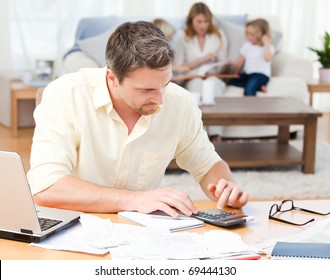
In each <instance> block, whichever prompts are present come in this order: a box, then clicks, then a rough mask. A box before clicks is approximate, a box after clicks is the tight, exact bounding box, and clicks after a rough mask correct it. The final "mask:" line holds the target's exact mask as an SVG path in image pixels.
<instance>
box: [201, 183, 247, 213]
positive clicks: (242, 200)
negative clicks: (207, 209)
mask: <svg viewBox="0 0 330 280" xmlns="http://www.w3.org/2000/svg"><path fill="white" fill-rule="evenodd" d="M207 190H208V191H209V193H210V194H211V195H212V196H213V199H214V200H215V201H217V208H218V209H223V208H224V207H225V206H226V205H228V206H230V207H234V208H241V207H243V206H244V205H245V204H246V203H247V201H248V198H249V195H248V193H247V192H244V191H242V190H241V188H240V187H239V186H238V185H236V184H235V183H233V182H229V181H227V180H225V179H221V180H219V182H218V183H217V184H216V185H215V184H209V185H208V186H207Z"/></svg>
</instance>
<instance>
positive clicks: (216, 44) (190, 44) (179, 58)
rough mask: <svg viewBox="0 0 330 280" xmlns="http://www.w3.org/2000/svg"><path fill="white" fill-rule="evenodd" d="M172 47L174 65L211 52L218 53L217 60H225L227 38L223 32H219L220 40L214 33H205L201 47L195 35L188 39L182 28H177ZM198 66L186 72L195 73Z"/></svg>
mask: <svg viewBox="0 0 330 280" xmlns="http://www.w3.org/2000/svg"><path fill="white" fill-rule="evenodd" d="M220 32H221V30H220ZM174 48H175V61H174V64H175V65H182V64H184V63H187V62H191V61H194V60H196V59H199V58H201V57H203V56H205V55H207V54H209V53H211V52H215V53H218V59H219V61H225V60H226V59H227V38H226V36H225V33H224V32H221V40H220V39H219V37H218V36H217V35H216V34H207V35H206V37H205V44H204V48H203V49H201V47H200V45H199V43H198V38H197V36H194V37H193V38H191V39H188V38H187V37H186V34H185V32H184V31H183V30H179V31H178V32H177V34H176V40H175V43H174ZM199 67H201V66H199ZM199 67H197V68H195V69H193V70H191V71H190V72H189V73H186V74H191V75H194V74H197V73H198V69H199Z"/></svg>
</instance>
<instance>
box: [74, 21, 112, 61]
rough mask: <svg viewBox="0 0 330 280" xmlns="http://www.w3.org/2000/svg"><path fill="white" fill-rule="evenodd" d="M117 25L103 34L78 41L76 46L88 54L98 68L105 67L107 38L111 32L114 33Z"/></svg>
mask: <svg viewBox="0 0 330 280" xmlns="http://www.w3.org/2000/svg"><path fill="white" fill-rule="evenodd" d="M116 27H117V25H116V24H115V25H113V26H112V27H110V28H109V29H108V30H106V31H105V32H103V33H101V34H99V35H97V36H93V37H89V38H86V39H83V40H78V46H79V47H80V49H81V50H82V51H83V52H85V53H86V54H88V55H89V56H90V57H91V58H93V59H94V60H95V61H96V62H97V64H98V66H101V67H103V66H105V65H106V63H105V48H106V46H107V42H108V39H109V36H110V35H111V33H112V32H113V31H115V29H116Z"/></svg>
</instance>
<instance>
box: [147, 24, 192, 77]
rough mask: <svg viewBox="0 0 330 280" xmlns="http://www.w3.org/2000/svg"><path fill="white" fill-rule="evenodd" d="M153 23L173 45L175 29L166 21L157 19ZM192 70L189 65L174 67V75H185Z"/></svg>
mask: <svg viewBox="0 0 330 280" xmlns="http://www.w3.org/2000/svg"><path fill="white" fill-rule="evenodd" d="M152 23H153V24H154V25H156V26H157V27H158V28H159V29H160V30H161V31H162V32H163V33H164V34H165V36H166V38H167V40H168V41H169V42H170V43H172V41H173V37H174V35H175V32H176V30H175V27H174V26H173V25H172V24H171V23H170V22H168V21H167V20H165V19H162V18H155V19H154V20H153V21H152ZM189 70H190V67H189V66H187V65H172V71H173V73H174V74H183V73H186V72H188V71H189Z"/></svg>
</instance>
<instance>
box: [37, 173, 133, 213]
mask: <svg viewBox="0 0 330 280" xmlns="http://www.w3.org/2000/svg"><path fill="white" fill-rule="evenodd" d="M132 198H133V192H131V191H128V190H123V189H116V188H108V187H103V186H99V185H96V184H92V183H89V182H87V181H83V180H80V179H78V178H75V177H71V176H66V177H63V178H62V179H60V180H58V181H57V182H56V183H55V184H54V185H52V186H51V187H49V188H48V189H46V190H44V191H42V192H40V193H37V194H35V195H34V199H35V201H36V204H38V205H40V206H47V207H54V208H63V209H71V210H76V211H83V212H99V213H102V212H107V213H109V212H118V211H122V210H133V209H130V207H129V205H130V203H129V201H130V200H131V199H132Z"/></svg>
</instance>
